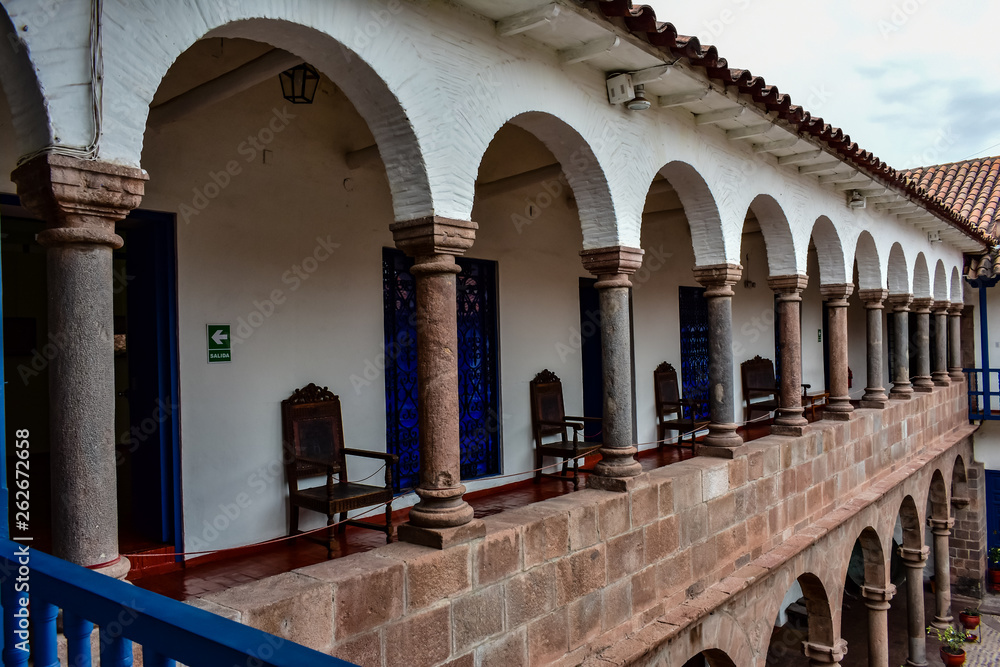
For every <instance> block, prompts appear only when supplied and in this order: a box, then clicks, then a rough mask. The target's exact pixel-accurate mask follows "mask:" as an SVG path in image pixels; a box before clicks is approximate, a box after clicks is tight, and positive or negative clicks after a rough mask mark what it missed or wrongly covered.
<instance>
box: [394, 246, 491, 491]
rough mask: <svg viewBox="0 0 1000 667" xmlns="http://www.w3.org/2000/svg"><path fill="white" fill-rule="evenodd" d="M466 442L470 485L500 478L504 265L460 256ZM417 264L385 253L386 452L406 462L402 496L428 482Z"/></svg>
mask: <svg viewBox="0 0 1000 667" xmlns="http://www.w3.org/2000/svg"><path fill="white" fill-rule="evenodd" d="M458 265H459V267H460V268H461V269H462V271H461V273H459V274H458V276H457V278H456V287H457V300H456V314H457V320H458V331H457V333H458V396H459V412H460V414H459V438H460V442H461V475H462V479H476V478H479V477H488V476H490V475H496V474H499V472H500V393H499V385H498V378H499V372H498V369H499V348H498V327H497V295H496V272H497V267H496V262H491V261H488V260H476V259H468V258H465V257H460V258H458ZM412 266H413V260H412V259H411V258H409V257H407V256H406V255H404V254H403V253H401V252H399V251H398V250H393V249H391V248H385V249H384V250H383V253H382V287H383V306H384V323H385V405H386V447H387V450H388V451H389V452H390V453H393V454H396V455H397V456H399V464H398V465H397V466H396V469H395V470H394V471H393V484H394V486H395V489H396V491H397V492H404V491H407V490H409V489H411V488H414V487H416V486H417V483H418V482H419V479H420V431H419V427H418V424H417V333H416V321H417V319H416V283H415V282H414V279H413V275H412V274H411V273H410V268H411V267H412Z"/></svg>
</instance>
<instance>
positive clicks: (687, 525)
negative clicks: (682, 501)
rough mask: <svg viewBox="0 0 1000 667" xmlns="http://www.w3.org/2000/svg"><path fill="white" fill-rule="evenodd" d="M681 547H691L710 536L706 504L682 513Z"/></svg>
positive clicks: (680, 522)
mask: <svg viewBox="0 0 1000 667" xmlns="http://www.w3.org/2000/svg"><path fill="white" fill-rule="evenodd" d="M677 520H678V523H679V524H680V538H681V541H680V546H681V548H682V549H683V548H684V547H687V546H690V545H691V544H693V543H694V542H697V541H698V540H700V539H702V538H704V537H705V535H707V534H708V506H707V505H705V504H704V503H702V504H700V505H695V506H694V507H692V508H691V509H687V510H684V511H682V512H680V515H679V516H678V518H677Z"/></svg>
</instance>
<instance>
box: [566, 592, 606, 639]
mask: <svg viewBox="0 0 1000 667" xmlns="http://www.w3.org/2000/svg"><path fill="white" fill-rule="evenodd" d="M566 620H567V625H568V627H569V648H570V650H573V649H575V648H577V647H579V646H583V645H584V644H585V643H587V641H588V640H589V639H591V638H593V637H596V636H597V635H598V634H599V633H600V631H601V591H594V592H593V593H590V594H589V595H584V596H583V597H582V598H580V599H579V600H574V601H573V602H571V603H569V605H568V606H567V609H566Z"/></svg>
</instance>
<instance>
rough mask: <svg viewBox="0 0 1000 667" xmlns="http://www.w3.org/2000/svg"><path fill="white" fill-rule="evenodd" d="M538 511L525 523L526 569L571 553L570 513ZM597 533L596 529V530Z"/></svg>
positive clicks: (533, 508) (530, 508) (554, 510)
mask: <svg viewBox="0 0 1000 667" xmlns="http://www.w3.org/2000/svg"><path fill="white" fill-rule="evenodd" d="M538 508H539V505H538V504H536V505H532V506H531V507H529V508H527V509H528V510H536V512H537V513H532V516H530V517H529V518H528V520H527V521H526V522H525V523H524V528H523V534H522V540H523V544H524V567H525V568H531V567H534V566H535V565H538V564H539V563H542V562H544V561H547V560H551V559H553V558H559V557H561V556H564V555H566V554H567V553H569V512H567V511H563V510H556V509H553V510H545V511H538ZM595 532H596V529H595Z"/></svg>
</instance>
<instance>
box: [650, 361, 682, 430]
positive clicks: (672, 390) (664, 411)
mask: <svg viewBox="0 0 1000 667" xmlns="http://www.w3.org/2000/svg"><path fill="white" fill-rule="evenodd" d="M653 395H654V398H655V399H656V416H657V417H663V416H664V415H668V414H671V413H679V412H680V411H681V396H680V391H679V390H678V388H677V371H676V370H674V367H673V366H671V365H670V364H668V363H667V362H666V361H664V362H663V363H662V364H660V365H659V366H657V367H656V369H655V370H654V371H653Z"/></svg>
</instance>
